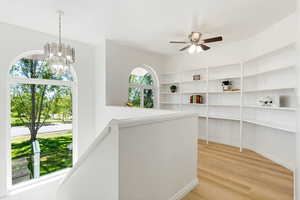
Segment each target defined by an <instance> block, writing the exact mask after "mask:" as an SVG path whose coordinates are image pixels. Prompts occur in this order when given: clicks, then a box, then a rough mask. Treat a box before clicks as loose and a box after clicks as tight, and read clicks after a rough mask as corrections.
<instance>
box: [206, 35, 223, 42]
mask: <svg viewBox="0 0 300 200" xmlns="http://www.w3.org/2000/svg"><path fill="white" fill-rule="evenodd" d="M222 40H223V37H222V36H219V37H214V38H208V39H205V40H203V42H204V43H210V42H219V41H222Z"/></svg>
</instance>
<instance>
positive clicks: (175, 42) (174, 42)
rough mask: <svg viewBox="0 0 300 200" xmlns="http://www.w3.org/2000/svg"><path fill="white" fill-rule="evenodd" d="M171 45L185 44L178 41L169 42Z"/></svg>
mask: <svg viewBox="0 0 300 200" xmlns="http://www.w3.org/2000/svg"><path fill="white" fill-rule="evenodd" d="M170 43H171V44H186V43H187V42H183V41H182V42H180V41H170Z"/></svg>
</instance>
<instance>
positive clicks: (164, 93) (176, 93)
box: [160, 92, 180, 96]
mask: <svg viewBox="0 0 300 200" xmlns="http://www.w3.org/2000/svg"><path fill="white" fill-rule="evenodd" d="M160 94H161V95H174V96H176V95H180V93H179V92H174V93H171V92H161V93H160Z"/></svg>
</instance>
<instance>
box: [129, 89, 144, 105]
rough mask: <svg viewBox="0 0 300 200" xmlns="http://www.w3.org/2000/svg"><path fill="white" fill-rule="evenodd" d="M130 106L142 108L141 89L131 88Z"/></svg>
mask: <svg viewBox="0 0 300 200" xmlns="http://www.w3.org/2000/svg"><path fill="white" fill-rule="evenodd" d="M128 104H129V106H131V107H140V106H141V89H140V88H129V91H128Z"/></svg>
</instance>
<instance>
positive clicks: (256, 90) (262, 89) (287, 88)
mask: <svg viewBox="0 0 300 200" xmlns="http://www.w3.org/2000/svg"><path fill="white" fill-rule="evenodd" d="M294 89H296V88H295V87H282V88H261V89H254V90H245V91H244V92H245V93H250V92H267V91H277V90H294Z"/></svg>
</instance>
